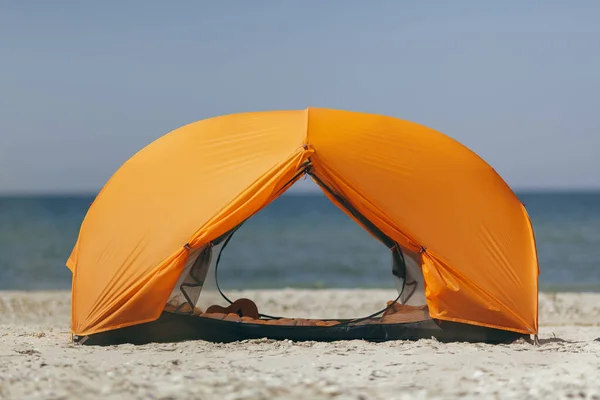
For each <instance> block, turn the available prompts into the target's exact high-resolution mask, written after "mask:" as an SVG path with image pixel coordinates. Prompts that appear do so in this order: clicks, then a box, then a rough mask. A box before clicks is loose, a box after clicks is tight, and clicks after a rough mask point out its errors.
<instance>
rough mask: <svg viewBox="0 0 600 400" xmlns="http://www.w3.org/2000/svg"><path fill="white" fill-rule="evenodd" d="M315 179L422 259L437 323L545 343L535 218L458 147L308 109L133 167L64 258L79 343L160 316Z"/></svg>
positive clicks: (207, 132) (220, 124)
mask: <svg viewBox="0 0 600 400" xmlns="http://www.w3.org/2000/svg"><path fill="white" fill-rule="evenodd" d="M305 172H309V173H310V174H311V176H313V178H314V179H315V180H316V181H317V182H318V183H319V184H320V185H321V186H322V187H323V188H324V189H326V193H327V195H328V197H329V198H330V199H331V200H332V201H333V202H334V203H336V204H337V205H338V206H340V207H341V208H342V209H343V210H344V211H346V212H347V213H348V214H350V216H351V217H353V218H354V219H355V220H356V221H357V222H359V223H361V224H362V225H363V226H364V223H363V222H361V221H360V220H359V219H357V218H356V215H355V214H352V213H350V212H349V211H348V207H344V206H343V205H342V204H340V203H341V202H340V199H343V201H344V202H345V203H346V204H347V205H350V206H351V207H352V208H353V209H354V210H356V211H357V212H358V213H360V215H361V216H363V217H364V218H365V219H366V220H367V221H368V222H369V223H370V224H372V225H374V226H375V227H376V228H378V229H379V230H380V231H381V232H383V233H384V234H385V235H386V236H387V237H388V238H389V239H391V240H392V241H393V242H394V243H395V244H396V245H398V246H400V247H401V248H402V249H405V250H407V251H411V252H414V253H415V254H418V255H420V264H421V269H422V274H423V278H424V281H425V297H426V301H427V306H428V308H429V313H430V315H431V317H433V318H437V319H439V320H447V321H454V322H461V323H467V324H472V325H478V326H484V327H493V328H498V329H502V330H506V331H512V332H519V333H523V334H537V330H538V322H537V307H538V298H537V296H538V293H537V290H538V273H539V271H538V262H537V255H536V248H535V241H534V235H533V230H532V226H531V223H530V221H529V218H528V216H527V212H526V211H525V208H524V207H523V205H522V204H521V203H520V201H519V200H518V199H517V197H516V196H515V195H514V193H513V192H512V191H511V189H510V188H509V187H508V185H507V184H506V183H505V182H504V181H503V180H502V178H501V177H500V176H499V175H498V174H497V173H496V172H495V171H494V170H493V169H492V168H491V167H490V166H489V165H488V164H486V163H485V162H484V161H483V160H482V159H481V158H479V157H478V156H477V155H476V154H474V153H473V152H471V151H470V150H469V149H467V148H466V147H464V146H463V145H461V144H460V143H458V142H456V141H455V140H453V139H451V138H449V137H447V136H445V135H443V134H441V133H439V132H436V131H434V130H432V129H429V128H426V127H424V126H421V125H418V124H415V123H412V122H408V121H403V120H399V119H395V118H391V117H386V116H381V115H373V114H364V113H355V112H348V111H339V110H330V109H319V108H310V109H307V110H298V111H269V112H255V113H242V114H234V115H227V116H222V117H216V118H210V119H206V120H202V121H198V122H195V123H192V124H189V125H187V126H184V127H182V128H179V129H177V130H175V131H173V132H171V133H169V134H167V135H165V136H163V137H162V138H160V139H158V140H156V141H155V142H153V143H151V144H150V145H148V146H147V147H145V148H144V149H142V150H141V151H140V152H138V153H137V154H135V155H134V156H133V157H131V159H129V160H128V161H127V162H126V163H125V164H124V165H123V166H122V167H121V168H120V169H119V170H118V171H117V172H116V173H115V174H114V175H113V176H112V177H111V178H110V180H109V181H108V182H107V184H106V185H105V187H104V188H103V189H102V190H101V191H100V193H99V194H98V196H97V198H96V199H95V201H94V202H93V204H92V205H91V207H90V209H89V211H88V213H87V215H86V217H85V219H84V221H83V223H82V226H81V230H80V234H79V237H78V240H77V243H76V244H75V247H74V249H73V251H72V254H71V256H70V257H69V260H68V262H67V266H68V267H69V269H70V270H71V271H72V275H73V282H72V326H71V329H72V333H73V334H75V335H81V336H83V335H90V334H94V333H99V332H104V331H109V330H114V329H117V328H122V327H126V326H131V325H136V324H141V323H144V322H149V321H154V320H156V319H157V318H158V317H159V316H160V314H161V312H162V311H163V309H164V308H165V304H166V302H167V300H168V298H169V295H170V293H171V291H172V290H173V288H174V287H175V285H176V283H177V281H178V279H179V278H180V275H181V274H182V271H183V268H184V266H185V264H186V259H187V257H188V255H189V254H190V252H192V251H193V250H194V249H199V248H201V247H202V246H205V245H206V244H208V243H210V242H211V241H212V240H214V239H216V238H218V237H221V236H222V235H224V234H225V233H226V232H229V231H231V230H232V229H233V228H235V227H236V226H238V225H240V224H241V223H242V222H243V221H245V220H246V219H248V218H250V217H251V216H252V215H254V214H255V213H257V212H258V211H259V210H261V209H262V208H263V207H265V206H266V205H267V204H268V203H269V202H270V201H272V200H273V199H275V198H276V197H278V196H279V195H280V194H281V193H282V192H283V191H285V190H286V189H287V188H288V187H289V186H290V185H291V184H293V183H294V182H295V180H297V179H299V178H300V177H301V176H302V175H303V174H304V173H305Z"/></svg>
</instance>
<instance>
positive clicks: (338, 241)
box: [0, 192, 600, 291]
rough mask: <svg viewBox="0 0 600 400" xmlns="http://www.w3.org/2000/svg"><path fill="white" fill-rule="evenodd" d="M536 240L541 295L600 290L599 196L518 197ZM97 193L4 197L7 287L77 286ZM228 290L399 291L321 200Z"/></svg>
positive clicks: (238, 238)
mask: <svg viewBox="0 0 600 400" xmlns="http://www.w3.org/2000/svg"><path fill="white" fill-rule="evenodd" d="M517 194H518V196H519V197H520V199H521V201H523V203H524V204H525V205H526V207H527V210H528V212H529V214H530V217H531V219H532V221H533V226H534V230H535V234H536V240H537V247H538V254H539V260H540V270H541V274H540V286H541V289H542V290H572V291H600V193H566V192H565V193H517ZM92 200H93V198H92V197H58V196H54V197H4V198H0V289H3V290H6V289H13V290H33V289H69V288H70V285H71V273H70V271H69V270H68V269H67V268H66V266H65V261H66V259H67V257H68V256H69V253H70V251H71V249H72V246H73V245H74V243H75V240H76V237H77V233H78V230H79V226H80V224H81V221H82V219H83V217H84V215H85V212H86V211H87V208H88V207H89V204H90V202H91V201H92ZM219 281H220V283H221V286H222V287H223V288H224V289H235V288H281V287H313V288H314V287H317V288H325V287H348V288H352V287H382V288H392V287H393V284H392V282H391V279H390V256H389V253H388V251H387V249H386V248H385V247H384V246H383V245H382V244H380V243H378V242H377V241H375V240H374V239H373V238H372V237H371V236H370V235H369V234H368V233H366V232H365V231H363V230H362V229H361V228H360V227H358V226H357V225H356V224H355V223H354V222H353V221H352V220H350V219H349V218H348V217H347V216H346V215H345V214H344V213H342V212H341V211H340V210H338V209H337V208H336V207H335V206H334V205H332V204H331V203H330V202H329V201H328V200H327V199H326V198H325V197H324V196H322V195H321V194H308V195H306V194H293V195H292V194H289V195H284V196H282V197H280V198H279V199H277V200H276V201H274V202H273V203H272V204H270V205H269V206H268V207H267V208H266V209H265V210H263V211H262V212H260V213H259V214H257V215H256V216H254V217H253V218H252V219H250V220H249V221H247V222H246V224H245V225H244V226H242V228H240V230H239V231H238V232H236V234H235V235H234V237H233V239H232V240H231V241H230V243H229V244H228V246H227V248H226V249H225V251H224V252H223V255H222V258H221V263H220V264H219Z"/></svg>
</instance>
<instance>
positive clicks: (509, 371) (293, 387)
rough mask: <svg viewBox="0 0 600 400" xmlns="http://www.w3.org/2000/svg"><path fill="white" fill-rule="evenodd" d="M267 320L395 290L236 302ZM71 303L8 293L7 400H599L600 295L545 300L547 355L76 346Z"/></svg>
mask: <svg viewBox="0 0 600 400" xmlns="http://www.w3.org/2000/svg"><path fill="white" fill-rule="evenodd" d="M232 295H233V296H234V297H240V296H245V297H250V298H253V299H254V300H255V301H256V302H257V304H259V306H260V308H261V309H262V310H263V311H264V312H266V313H273V314H277V313H278V314H286V315H292V314H293V315H294V316H298V317H301V316H303V317H312V318H323V317H333V318H343V317H356V316H362V315H366V314H368V313H370V312H372V311H373V310H376V309H378V308H380V306H381V304H385V301H387V300H390V299H393V298H394V297H395V292H393V291H385V290H321V291H314V290H291V289H285V290H277V291H252V292H250V291H248V292H238V293H232ZM69 317H70V293H69V292H0V399H71V398H74V399H96V398H102V399H128V398H134V399H231V400H233V399H274V398H277V399H279V398H280V399H413V398H414V399H431V398H457V397H467V398H475V397H477V398H545V399H546V398H583V399H600V294H587V293H558V294H547V293H542V294H540V326H541V329H540V345H539V346H534V345H532V344H530V343H527V342H525V341H519V342H517V343H513V344H510V345H486V344H465V343H452V344H443V343H439V342H437V341H436V340H432V339H428V340H420V341H416V342H408V341H394V342H386V343H379V344H375V343H367V342H363V341H350V342H336V343H315V342H305V343H293V342H289V341H281V342H276V341H270V340H254V341H245V342H239V343H230V344H211V343H206V342H201V341H190V342H182V343H175V344H150V345H144V346H132V345H122V346H112V347H91V346H76V345H72V344H71V343H70V342H69Z"/></svg>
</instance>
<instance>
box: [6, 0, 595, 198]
mask: <svg viewBox="0 0 600 400" xmlns="http://www.w3.org/2000/svg"><path fill="white" fill-rule="evenodd" d="M599 21H600V2H599V1H587V2H586V1H566V0H565V1H562V2H556V1H527V2H522V1H516V0H515V1H486V2H484V1H468V2H467V1H423V0H421V1H399V0H397V1H341V0H339V1H317V0H314V1H300V2H298V1H297V2H292V1H274V0H273V1H241V0H240V1H218V2H217V1H215V2H209V1H161V2H158V1H137V2H134V1H94V2H89V1H87V2H85V1H59V0H53V1H3V2H1V3H0V191H2V192H15V191H18V192H31V191H38V192H50V191H52V192H56V191H97V190H98V189H99V188H100V187H101V186H102V185H103V184H104V182H105V181H106V180H107V179H108V178H109V177H110V175H111V174H112V173H113V172H114V171H115V170H116V169H117V168H118V167H119V166H120V165H121V163H122V162H124V161H125V160H126V159H127V158H128V157H129V156H131V155H132V154H133V153H134V152H135V151H137V150H138V149H140V148H141V147H143V146H145V145H146V144H148V143H149V142H151V141H152V140H154V139H155V138H157V137H159V136H161V135H163V134H165V133H167V132H169V131H170V130H172V129H174V128H177V127H179V126H181V125H185V124H187V123H189V122H193V121H196V120H198V119H202V118H206V117H211V116H216V115H220V114H228V113H234V112H242V111H256V110H267V109H290V108H294V109H295V108H306V107H307V106H318V107H330V108H341V109H349V110H355V111H366V112H374V113H381V114H387V115H391V116H396V117H400V118H403V119H408V120H412V121H415V122H418V123H422V124H425V125H428V126H430V127H432V128H435V129H437V130H440V131H442V132H444V133H446V134H448V135H450V136H452V137H454V138H455V139H457V140H459V141H461V142H462V143H464V144H465V145H467V146H468V147H470V148H471V149H472V150H474V151H475V152H477V153H478V154H479V155H481V156H482V157H483V158H484V159H486V160H487V161H488V162H489V163H490V164H491V165H492V166H493V167H494V168H496V170H497V171H498V172H499V173H500V174H501V175H502V176H503V177H504V178H505V179H506V180H507V182H508V183H509V184H510V185H511V186H513V188H515V189H521V188H545V187H555V188H568V187H569V188H570V187H596V188H600V157H599V156H598V152H599V151H600V113H599V110H600V98H599V93H600V22H599ZM201 161H202V158H201V157H199V162H201Z"/></svg>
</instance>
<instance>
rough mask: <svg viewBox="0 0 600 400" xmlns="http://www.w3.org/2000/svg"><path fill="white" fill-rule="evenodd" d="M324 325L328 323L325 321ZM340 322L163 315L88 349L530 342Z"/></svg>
mask: <svg viewBox="0 0 600 400" xmlns="http://www.w3.org/2000/svg"><path fill="white" fill-rule="evenodd" d="M323 322H325V323H326V322H327V320H323ZM336 322H339V323H338V324H335V325H329V326H323V325H308V326H307V325H291V324H277V323H265V322H264V321H263V322H262V323H251V322H242V321H231V320H224V319H217V318H210V317H206V316H194V315H184V314H175V313H170V312H163V313H162V314H161V316H160V317H159V318H158V319H157V320H156V321H153V322H148V323H144V324H140V325H135V326H131V327H126V328H121V329H116V330H112V331H107V332H102V333H98V334H94V335H90V336H89V337H88V338H87V340H85V342H84V344H86V345H114V344H123V343H132V344H146V343H152V342H162V343H164V342H178V341H184V340H205V341H209V342H219V343H226V342H235V341H239V340H246V339H261V338H267V339H275V340H284V339H289V340H293V341H322V342H331V341H338V340H367V341H373V342H383V341H389V340H418V339H430V338H436V339H437V340H439V341H442V342H456V341H460V342H486V343H508V342H512V341H514V340H516V339H518V338H521V337H528V335H523V334H520V333H515V332H509V331H504V330H499V329H491V328H485V327H479V326H474V325H467V324H460V323H454V322H447V321H442V322H440V321H435V320H432V319H425V320H421V321H413V322H399V323H396V322H392V323H388V322H384V321H382V320H381V319H379V318H373V319H371V320H366V321H363V322H361V323H359V324H351V325H350V324H348V325H345V324H344V322H345V321H344V320H337V321H336Z"/></svg>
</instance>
